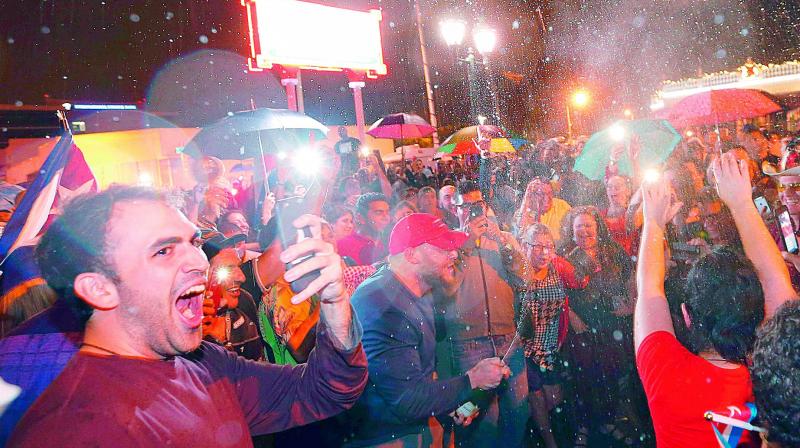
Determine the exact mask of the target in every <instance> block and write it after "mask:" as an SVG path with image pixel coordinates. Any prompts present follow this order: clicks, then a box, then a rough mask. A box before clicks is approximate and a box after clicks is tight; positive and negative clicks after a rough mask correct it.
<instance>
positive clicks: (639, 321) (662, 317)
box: [633, 181, 679, 351]
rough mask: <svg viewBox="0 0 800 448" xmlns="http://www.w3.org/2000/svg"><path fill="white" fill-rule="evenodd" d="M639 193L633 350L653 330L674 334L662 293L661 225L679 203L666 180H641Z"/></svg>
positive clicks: (667, 219)
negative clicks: (640, 224) (641, 210)
mask: <svg viewBox="0 0 800 448" xmlns="http://www.w3.org/2000/svg"><path fill="white" fill-rule="evenodd" d="M642 197H643V199H644V227H643V229H642V241H641V245H640V247H639V260H638V261H637V269H636V290H637V294H638V300H637V301H636V311H635V312H634V319H633V337H634V344H635V347H636V350H637V351H638V350H639V346H640V345H641V343H642V341H644V340H645V338H647V336H648V335H650V334H652V333H655V332H656V331H666V332H668V333H670V334H675V329H674V328H673V326H672V318H671V316H670V313H669V305H668V304H667V298H666V295H665V294H664V277H665V275H666V261H665V260H664V229H665V226H666V225H667V223H668V222H669V221H670V219H672V217H673V216H674V215H675V212H677V208H678V207H679V205H677V204H672V203H671V200H670V190H669V186H668V184H667V182H666V181H658V182H645V183H643V184H642Z"/></svg>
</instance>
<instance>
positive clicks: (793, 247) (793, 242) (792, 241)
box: [778, 210, 800, 254]
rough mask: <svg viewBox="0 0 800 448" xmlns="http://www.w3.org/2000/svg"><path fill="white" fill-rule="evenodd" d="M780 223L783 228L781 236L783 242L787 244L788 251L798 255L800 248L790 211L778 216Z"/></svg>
mask: <svg viewBox="0 0 800 448" xmlns="http://www.w3.org/2000/svg"><path fill="white" fill-rule="evenodd" d="M778 222H779V224H780V226H781V234H783V242H784V243H785V244H786V251H787V252H789V253H792V254H796V253H797V252H798V249H800V247H799V246H798V244H797V236H795V234H794V225H792V218H791V216H789V211H788V210H784V211H783V212H781V214H780V215H779V216H778Z"/></svg>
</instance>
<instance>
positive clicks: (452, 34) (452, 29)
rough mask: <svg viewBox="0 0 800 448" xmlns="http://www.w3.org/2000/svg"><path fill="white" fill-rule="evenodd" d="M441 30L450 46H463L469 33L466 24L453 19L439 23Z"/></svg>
mask: <svg viewBox="0 0 800 448" xmlns="http://www.w3.org/2000/svg"><path fill="white" fill-rule="evenodd" d="M439 29H440V30H441V32H442V37H444V41H445V43H447V45H448V46H453V45H461V43H462V42H464V34H466V32H467V26H466V25H465V24H464V22H462V21H460V20H453V19H448V20H444V21H442V22H441V23H439Z"/></svg>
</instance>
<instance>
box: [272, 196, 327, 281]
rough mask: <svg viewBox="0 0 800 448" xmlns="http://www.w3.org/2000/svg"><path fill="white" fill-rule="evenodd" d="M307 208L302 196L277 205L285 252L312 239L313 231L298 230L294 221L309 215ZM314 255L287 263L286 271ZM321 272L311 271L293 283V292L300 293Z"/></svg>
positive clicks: (277, 215) (281, 201)
mask: <svg viewBox="0 0 800 448" xmlns="http://www.w3.org/2000/svg"><path fill="white" fill-rule="evenodd" d="M306 208H307V206H306V203H305V198H304V197H302V196H293V197H289V198H286V199H281V200H280V201H277V203H276V204H275V216H276V218H277V219H278V237H279V238H280V240H281V246H283V250H286V249H288V248H289V247H290V246H292V245H295V244H297V243H299V242H301V241H303V240H305V239H308V238H311V237H312V235H311V230H310V229H309V228H308V227H303V228H299V229H298V228H296V227H295V226H294V221H295V220H296V219H297V218H299V217H300V216H301V215H304V214H306V213H309V211H308V210H306ZM311 257H313V255H307V256H305V257H301V258H298V259H295V260H293V261H291V262H289V263H286V270H287V271H288V270H289V269H291V268H292V267H294V266H297V265H298V264H300V263H302V262H304V261H306V260H308V259H310V258H311ZM319 275H320V272H319V270H316V271H311V272H309V273H307V274H305V275H303V276H302V277H300V278H298V279H296V280H294V281H293V282H291V288H292V291H293V292H295V293H299V292H300V291H303V290H304V289H306V287H308V285H309V284H310V283H311V282H312V281H314V280H315V279H316V278H317V277H319Z"/></svg>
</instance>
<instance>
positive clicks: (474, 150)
mask: <svg viewBox="0 0 800 448" xmlns="http://www.w3.org/2000/svg"><path fill="white" fill-rule="evenodd" d="M480 153H481V150H480V149H478V145H477V144H475V142H474V141H473V140H463V141H460V142H458V143H456V147H455V148H454V149H453V152H451V153H450V155H451V156H465V155H469V154H480Z"/></svg>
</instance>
